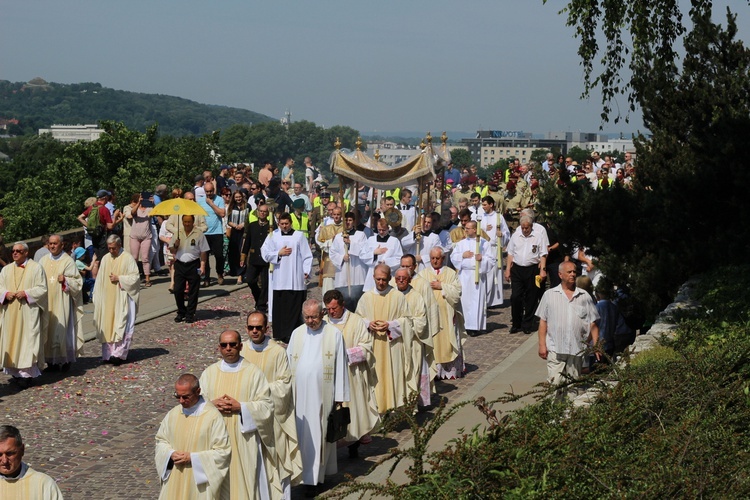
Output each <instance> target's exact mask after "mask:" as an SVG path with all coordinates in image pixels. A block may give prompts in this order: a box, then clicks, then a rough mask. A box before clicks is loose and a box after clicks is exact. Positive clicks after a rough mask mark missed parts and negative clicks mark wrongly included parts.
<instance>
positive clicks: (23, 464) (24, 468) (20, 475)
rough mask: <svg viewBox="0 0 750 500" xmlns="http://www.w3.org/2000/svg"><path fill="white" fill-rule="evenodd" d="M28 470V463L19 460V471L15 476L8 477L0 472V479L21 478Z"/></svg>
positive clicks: (15, 479)
mask: <svg viewBox="0 0 750 500" xmlns="http://www.w3.org/2000/svg"><path fill="white" fill-rule="evenodd" d="M28 471H29V465H28V464H27V463H26V462H21V471H20V472H19V473H18V475H17V476H16V477H8V476H3V475H2V474H0V479H2V480H4V481H18V480H21V479H23V477H24V476H25V475H26V473H27V472H28Z"/></svg>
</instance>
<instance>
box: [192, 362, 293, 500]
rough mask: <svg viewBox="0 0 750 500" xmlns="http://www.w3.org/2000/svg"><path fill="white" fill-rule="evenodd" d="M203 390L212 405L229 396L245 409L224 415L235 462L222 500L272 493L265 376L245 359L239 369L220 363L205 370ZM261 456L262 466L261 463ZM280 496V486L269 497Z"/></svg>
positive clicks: (270, 430) (269, 404) (269, 414)
mask: <svg viewBox="0 0 750 500" xmlns="http://www.w3.org/2000/svg"><path fill="white" fill-rule="evenodd" d="M230 370H231V371H230ZM235 370H236V371H235ZM200 386H201V391H202V392H201V393H202V394H203V397H205V398H206V399H207V400H209V401H213V400H214V399H219V398H221V397H222V396H224V395H225V394H226V395H228V396H230V397H232V398H234V399H236V400H237V401H239V402H240V404H241V405H242V407H243V408H242V410H241V411H240V413H232V414H231V415H226V414H222V417H223V418H224V423H225V424H226V427H227V432H228V433H229V442H230V443H231V445H232V458H231V460H230V462H229V476H228V477H227V478H226V479H225V480H224V483H223V484H222V486H221V497H222V498H225V499H232V498H245V499H255V498H261V493H260V492H261V491H265V492H268V491H269V486H270V485H271V479H272V478H273V471H275V470H276V451H275V450H274V439H273V402H272V401H271V390H270V388H269V387H268V382H267V381H266V377H265V375H264V374H263V372H261V371H260V369H259V368H258V367H257V366H255V365H253V364H251V363H248V362H247V361H246V360H244V359H242V358H240V361H239V362H238V363H237V364H236V366H230V365H227V364H226V363H224V362H223V361H219V362H218V363H214V364H213V365H211V366H209V367H208V368H206V370H205V371H204V372H203V374H202V375H201V377H200ZM248 417H249V418H248ZM250 422H252V423H254V424H255V425H254V427H255V428H254V429H253V428H252V427H250V426H249V423H250ZM259 455H261V457H260V460H262V461H263V464H261V463H260V461H259ZM262 465H263V466H264V467H265V471H263V472H265V473H264V474H261V473H260V472H261V470H260V467H261V466H262ZM261 478H262V479H261ZM261 482H263V484H261ZM280 494H281V487H280V484H279V485H278V491H275V492H271V493H270V497H271V498H278V496H279V495H280Z"/></svg>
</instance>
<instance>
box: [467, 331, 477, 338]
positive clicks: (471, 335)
mask: <svg viewBox="0 0 750 500" xmlns="http://www.w3.org/2000/svg"><path fill="white" fill-rule="evenodd" d="M466 335H468V336H469V337H476V336H477V332H476V330H466Z"/></svg>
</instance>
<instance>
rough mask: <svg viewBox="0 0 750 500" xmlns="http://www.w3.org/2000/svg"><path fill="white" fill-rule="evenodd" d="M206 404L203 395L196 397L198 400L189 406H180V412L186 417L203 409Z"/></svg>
mask: <svg viewBox="0 0 750 500" xmlns="http://www.w3.org/2000/svg"><path fill="white" fill-rule="evenodd" d="M205 406H206V400H205V399H203V396H201V397H200V398H198V402H197V403H195V404H194V405H193V406H191V407H190V408H182V414H183V415H185V416H186V417H192V416H193V415H197V414H199V413H201V412H202V411H203V408H205Z"/></svg>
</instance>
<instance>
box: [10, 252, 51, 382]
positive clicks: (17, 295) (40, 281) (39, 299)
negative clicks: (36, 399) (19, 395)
mask: <svg viewBox="0 0 750 500" xmlns="http://www.w3.org/2000/svg"><path fill="white" fill-rule="evenodd" d="M28 256H29V247H28V245H27V244H26V243H24V242H22V241H19V242H16V243H14V244H13V253H12V257H13V262H12V263H11V264H8V265H7V266H5V267H3V269H2V271H0V355H1V356H2V359H0V365H2V367H3V369H4V371H5V373H6V374H9V375H12V376H13V381H14V382H17V383H18V384H19V385H20V386H21V387H22V388H26V387H29V386H30V385H31V384H32V380H33V379H34V378H35V377H38V376H40V375H41V374H42V372H41V369H42V368H44V331H45V330H46V325H45V321H46V319H47V317H46V309H47V277H46V275H45V274H44V268H42V266H40V265H39V264H37V263H36V262H34V261H33V260H31V259H29V258H28Z"/></svg>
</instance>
